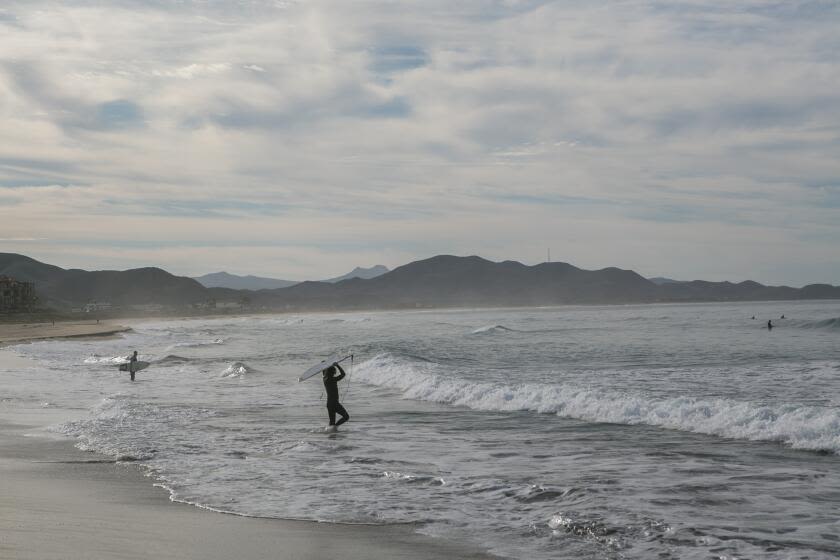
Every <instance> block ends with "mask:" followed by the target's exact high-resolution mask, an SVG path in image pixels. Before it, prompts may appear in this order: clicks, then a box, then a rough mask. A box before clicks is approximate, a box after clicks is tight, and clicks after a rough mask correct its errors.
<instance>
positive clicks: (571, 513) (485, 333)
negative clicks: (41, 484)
mask: <svg viewBox="0 0 840 560" xmlns="http://www.w3.org/2000/svg"><path fill="white" fill-rule="evenodd" d="M782 315H785V317H786V318H785V319H781V318H780V317H781V316H782ZM753 316H754V317H755V319H752V317H753ZM768 319H772V320H773V323H774V324H775V325H776V328H774V329H773V330H771V331H768V330H767V329H766V328H765V327H766V323H767V320H768ZM133 350H138V352H139V354H140V359H141V360H147V361H150V362H152V365H151V366H150V367H149V368H148V369H146V370H144V371H141V372H139V373H138V374H137V381H136V382H134V383H132V382H130V381H129V379H128V374H127V373H121V372H119V371H118V369H117V367H116V365H115V364H116V363H118V362H119V361H120V357H122V356H126V355H127V354H129V353H130V352H131V351H133ZM12 351H14V352H16V353H18V354H20V355H22V356H25V357H28V358H31V359H32V360H34V363H35V364H36V365H35V366H34V367H31V368H26V369H17V370H6V371H0V379H2V395H0V405H2V407H3V409H4V410H5V411H7V412H9V413H12V414H14V412H15V411H16V410H20V411H21V414H23V411H25V410H31V409H33V408H35V409H42V410H44V411H45V414H44V418H45V419H46V418H49V422H47V423H48V424H49V426H48V429H49V430H50V431H51V432H52V433H54V434H55V435H62V436H68V437H71V438H75V439H76V440H77V445H78V447H79V448H81V449H83V450H90V451H97V452H99V453H104V454H106V455H110V456H112V457H114V458H116V459H118V460H120V461H124V462H126V463H130V464H135V465H137V466H138V467H139V468H141V469H143V470H145V471H146V472H147V473H148V474H149V476H150V481H149V483H150V484H153V483H154V484H158V485H160V486H161V487H163V488H165V489H167V490H168V491H169V493H170V495H171V497H172V499H173V500H177V501H182V502H186V503H190V504H194V505H196V506H197V507H202V508H208V509H212V510H216V511H220V512H227V513H231V514H237V515H244V516H260V517H271V518H283V519H305V520H313V521H321V522H328V523H364V524H396V523H401V524H402V523H408V524H412V525H413V527H414V528H415V529H416V530H417V531H419V532H421V533H425V534H430V535H435V536H439V537H441V538H445V539H452V540H456V541H460V542H466V543H472V544H473V545H476V546H478V547H480V548H482V549H484V550H487V551H488V552H491V553H493V554H497V555H499V556H502V557H507V558H529V559H549V558H552V559H554V558H575V559H601V558H628V559H631V558H632V559H636V558H638V559H649V558H660V559H666V558H674V559H708V558H720V559H724V558H725V559H735V558H767V559H793V558H808V559H811V560H813V559H828V558H837V557H838V556H840V457H839V456H838V454H840V302H829V301H813V302H772V303H736V304H728V303H727V304H680V305H677V304H673V305H666V304H663V305H626V306H571V307H552V308H536V309H533V308H532V309H485V310H444V311H440V310H438V311H394V312H372V313H348V314H299V315H273V316H268V315H259V316H249V317H235V318H207V319H190V320H161V321H155V322H141V323H138V324H136V325H135V326H134V331H133V332H131V333H128V334H126V335H125V336H124V337H122V338H119V339H108V340H94V339H90V340H84V341H80V340H77V341H72V340H53V341H43V342H34V343H30V344H22V345H17V346H14V347H12ZM339 352H343V353H352V354H353V355H354V358H353V360H352V363H351V362H350V361H348V362H346V363H345V364H344V365H345V366H346V369H347V370H348V373H349V375H348V378H346V379H345V380H344V381H342V382H341V383H340V384H339V386H340V389H341V391H342V402H343V404H344V405H345V406H346V408H347V409H348V411H349V413H350V415H351V420H350V422H349V423H348V424H346V425H345V426H342V427H341V429H340V430H339V431H338V432H337V433H332V434H331V433H325V432H324V431H323V429H324V426H325V424H326V423H327V419H326V409H325V401H324V396H323V393H324V391H323V385H322V383H321V381H320V377H319V376H316V377H315V378H312V379H310V380H308V381H305V382H303V383H298V381H297V377H298V375H299V374H300V373H302V372H303V370H305V369H306V368H308V367H309V366H311V365H313V364H315V363H317V362H318V361H320V360H321V359H322V358H324V357H326V356H329V355H333V354H336V353H339Z"/></svg>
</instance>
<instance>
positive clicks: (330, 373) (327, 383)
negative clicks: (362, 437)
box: [323, 363, 350, 429]
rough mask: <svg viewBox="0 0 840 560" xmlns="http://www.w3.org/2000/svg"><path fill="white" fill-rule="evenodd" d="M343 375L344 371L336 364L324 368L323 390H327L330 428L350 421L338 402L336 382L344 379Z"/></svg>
mask: <svg viewBox="0 0 840 560" xmlns="http://www.w3.org/2000/svg"><path fill="white" fill-rule="evenodd" d="M336 370H338V371H339V374H338V375H336V373H335V372H336ZM344 375H345V373H344V369H342V367H341V366H340V365H338V364H337V363H334V364H333V365H331V366H330V367H328V368H326V369H325V370H324V372H323V376H324V388H325V389H326V390H327V414H328V415H329V417H330V426H335V428H338V427H339V426H341V425H342V424H344V423H345V422H347V421H348V420H350V415H349V414H348V413H347V411H346V410H345V409H344V407H343V406H341V403H340V402H338V382H339V381H341V380H342V379H344ZM336 412H337V413H339V414H340V415H341V418H340V419H339V420H338V422H336V421H335V413H336ZM335 428H333V429H335Z"/></svg>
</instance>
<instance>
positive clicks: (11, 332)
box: [0, 321, 130, 347]
mask: <svg viewBox="0 0 840 560" xmlns="http://www.w3.org/2000/svg"><path fill="white" fill-rule="evenodd" d="M128 330H130V329H129V328H128V327H125V326H123V325H118V324H116V323H111V322H107V321H101V322H96V321H59V322H55V323H0V347H2V346H7V345H9V344H17V343H21V342H29V341H33V340H46V339H50V338H84V337H92V336H112V335H115V334H119V333H121V332H126V331H128Z"/></svg>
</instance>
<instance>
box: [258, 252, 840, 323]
mask: <svg viewBox="0 0 840 560" xmlns="http://www.w3.org/2000/svg"><path fill="white" fill-rule="evenodd" d="M811 298H840V287H835V286H829V285H827V284H815V285H811V286H806V287H805V288H802V289H796V288H790V287H787V286H779V287H774V286H764V285H762V284H759V283H757V282H752V281H746V282H741V283H738V284H733V283H731V282H704V281H692V282H671V283H663V284H661V285H658V284H656V283H654V282H652V281H650V280H648V279H646V278H643V277H642V276H640V275H639V274H637V273H635V272H633V271H632V270H622V269H619V268H614V267H610V268H604V269H601V270H584V269H580V268H577V267H575V266H572V265H570V264H567V263H560V262H553V263H542V264H538V265H535V266H526V265H524V264H522V263H518V262H514V261H505V262H499V263H497V262H491V261H488V260H486V259H483V258H481V257H477V256H472V257H457V256H451V255H439V256H436V257H432V258H430V259H425V260H421V261H415V262H412V263H409V264H407V265H404V266H401V267H398V268H396V269H394V270H392V271H391V272H388V273H386V274H383V275H381V276H377V277H376V278H372V279H369V280H363V279H358V278H357V279H352V280H344V281H341V282H338V283H335V284H329V283H325V282H302V283H300V284H296V285H295V286H291V287H289V288H285V289H283V290H272V291H267V292H263V293H261V295H260V296H259V297H258V301H259V302H260V304H261V305H265V306H267V307H275V308H283V309H301V310H302V309H376V308H412V307H421V308H433V307H486V306H535V305H562V304H579V303H584V304H591V303H643V302H680V301H747V300H782V299H811Z"/></svg>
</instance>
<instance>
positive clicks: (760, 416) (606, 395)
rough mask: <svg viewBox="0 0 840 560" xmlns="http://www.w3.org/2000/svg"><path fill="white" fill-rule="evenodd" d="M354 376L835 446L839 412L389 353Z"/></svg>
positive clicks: (467, 397) (419, 390) (504, 401)
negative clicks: (567, 381) (474, 377)
mask: <svg viewBox="0 0 840 560" xmlns="http://www.w3.org/2000/svg"><path fill="white" fill-rule="evenodd" d="M407 370H410V371H407ZM409 373H410V374H409ZM354 378H355V379H357V380H359V381H362V382H363V383H368V384H371V385H377V386H380V387H388V388H391V389H397V390H399V391H402V393H403V395H404V396H405V397H407V398H412V399H419V400H425V401H432V402H438V403H444V404H450V405H455V406H465V407H468V408H472V409H475V410H494V411H521V410H527V411H533V412H538V413H551V414H557V415H559V416H563V417H568V418H576V419H580V420H585V421H589V422H607V423H616V424H647V425H651V426H661V427H664V428H670V429H675V430H683V431H689V432H697V433H703V434H710V435H716V436H721V437H729V438H737V439H746V440H757V441H778V442H783V443H785V444H787V445H790V446H791V447H794V448H797V449H813V450H830V451H833V452H835V453H840V411H838V410H837V409H834V408H829V407H819V406H808V405H800V404H779V405H773V406H763V405H760V404H757V403H752V402H744V401H736V400H732V399H722V398H719V399H703V398H696V397H690V396H683V397H671V398H656V397H651V396H646V395H644V394H634V393H629V392H620V391H610V390H606V389H593V388H581V387H575V386H571V385H562V384H556V385H555V384H550V385H549V384H535V383H523V384H516V385H503V384H492V383H477V382H472V381H467V380H463V379H458V378H454V377H449V376H447V375H444V374H443V373H442V368H440V366H438V365H437V364H434V363H418V362H411V361H408V360H405V359H402V358H399V357H396V356H393V355H391V354H382V355H379V356H376V357H374V358H373V359H371V360H368V361H366V362H362V363H360V364H359V365H358V366H357V367H356V370H355V371H354Z"/></svg>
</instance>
